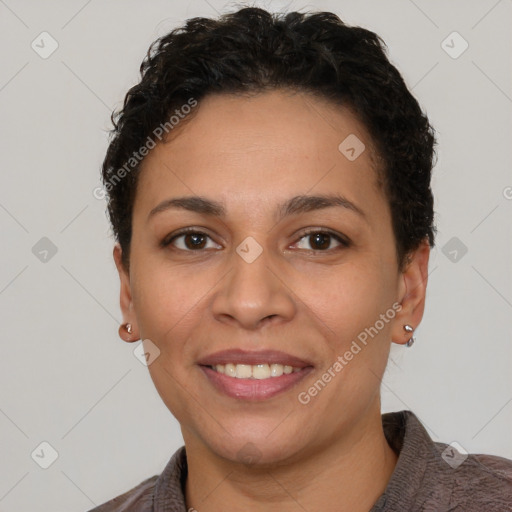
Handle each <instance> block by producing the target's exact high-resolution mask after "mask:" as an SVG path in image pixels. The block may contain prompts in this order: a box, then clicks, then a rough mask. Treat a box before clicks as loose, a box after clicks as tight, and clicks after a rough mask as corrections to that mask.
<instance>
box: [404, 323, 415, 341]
mask: <svg viewBox="0 0 512 512" xmlns="http://www.w3.org/2000/svg"><path fill="white" fill-rule="evenodd" d="M404 331H405V332H410V333H412V332H414V329H413V327H412V325H409V324H405V325H404ZM414 341H415V340H414V336H411V337H410V338H409V341H408V342H407V343H406V344H405V345H406V346H407V347H412V345H413V344H414Z"/></svg>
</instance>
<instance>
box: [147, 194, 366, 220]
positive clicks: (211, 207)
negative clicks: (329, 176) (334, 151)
mask: <svg viewBox="0 0 512 512" xmlns="http://www.w3.org/2000/svg"><path fill="white" fill-rule="evenodd" d="M333 207H341V208H345V209H347V210H349V211H352V212H354V213H356V214H358V215H359V216H361V217H362V218H364V219H365V220H367V219H366V215H365V213H364V211H363V210H361V208H359V207H358V206H357V205H355V204H354V203H353V202H352V201H349V200H348V199H347V198H346V197H344V196H342V195H339V194H321V195H300V196H295V197H292V198H291V199H289V200H287V201H285V202H284V203H282V204H280V205H278V206H277V209H276V219H277V220H281V219H283V218H284V217H288V216H291V215H298V214H300V213H305V212H311V211H314V210H323V209H325V208H333ZM171 209H182V210H187V211H191V212H195V213H199V214H203V215H208V216H212V217H220V218H222V219H224V218H225V217H226V208H225V207H224V205H223V204H222V203H220V202H218V201H213V200H211V199H207V198H205V197H201V196H184V197H175V198H172V199H166V200H165V201H162V202H161V203H160V204H158V205H157V206H155V208H153V209H152V210H151V211H150V212H149V215H148V221H149V220H150V219H151V218H152V217H153V216H155V215H157V214H158V213H161V212H165V211H167V210H171Z"/></svg>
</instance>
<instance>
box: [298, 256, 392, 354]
mask: <svg viewBox="0 0 512 512" xmlns="http://www.w3.org/2000/svg"><path fill="white" fill-rule="evenodd" d="M388 275H389V273H388ZM297 277H298V276H297ZM294 282H295V286H296V287H297V288H296V289H297V290H298V291H297V295H298V296H299V297H300V298H301V300H303V301H304V303H305V304H306V305H307V306H308V307H309V308H310V309H311V310H312V311H314V312H315V315H316V317H317V318H319V319H320V320H321V323H323V324H324V326H325V327H326V330H327V331H328V332H329V333H330V336H329V337H330V338H331V339H332V338H333V337H335V339H336V340H337V341H335V342H334V343H336V344H337V345H340V346H339V347H338V348H343V346H344V345H345V344H346V343H347V342H350V341H351V340H352V339H355V338H356V337H357V336H358V334H359V333H360V332H362V331H364V329H365V328H368V327H370V326H373V325H374V324H375V322H376V321H377V320H379V318H380V315H381V314H385V313H386V312H387V311H388V310H389V309H390V308H391V306H392V303H393V294H392V290H393V288H392V283H391V282H390V280H389V278H387V277H386V275H383V274H382V272H381V267H380V266H379V265H378V264H368V262H367V261H366V262H362V261H360V262H356V261H354V262H352V263H347V264H344V265H340V266H338V267H337V268H336V267H330V268H328V269H326V272H325V273H322V274H317V275H316V276H315V279H314V282H312V278H311V276H304V275H303V276H302V277H298V278H296V279H295V280H294ZM379 327H382V326H381V325H380V323H379ZM389 329H390V324H389V323H386V324H385V325H384V326H383V327H382V328H381V329H380V330H382V331H383V334H384V333H386V332H387V331H388V330H389Z"/></svg>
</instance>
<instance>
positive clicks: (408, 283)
mask: <svg viewBox="0 0 512 512" xmlns="http://www.w3.org/2000/svg"><path fill="white" fill-rule="evenodd" d="M429 256H430V246H429V244H428V241H427V240H424V241H423V242H422V243H421V244H420V246H419V247H418V248H417V249H416V250H415V251H413V252H412V253H411V254H409V258H408V260H407V264H406V267H405V269H404V270H403V271H402V272H401V275H400V277H399V279H400V283H399V302H400V304H401V305H402V309H401V310H400V311H399V312H398V313H397V315H396V317H395V323H394V326H393V330H392V337H391V339H392V341H393V342H394V343H397V344H399V345H403V344H405V343H407V342H408V341H409V339H410V338H411V336H412V335H413V333H410V332H406V331H405V330H404V325H407V324H408V325H411V326H412V328H413V329H414V330H416V328H417V327H418V325H419V323H420V322H421V319H422V318H423V312H424V310H425V295H426V290H427V280H428V259H429Z"/></svg>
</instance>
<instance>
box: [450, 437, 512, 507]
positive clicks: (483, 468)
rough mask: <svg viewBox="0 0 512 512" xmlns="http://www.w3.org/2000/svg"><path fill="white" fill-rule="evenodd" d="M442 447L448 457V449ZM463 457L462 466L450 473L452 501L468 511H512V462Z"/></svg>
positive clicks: (491, 456) (485, 456)
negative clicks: (462, 505) (463, 506)
mask: <svg viewBox="0 0 512 512" xmlns="http://www.w3.org/2000/svg"><path fill="white" fill-rule="evenodd" d="M442 446H447V447H446V448H444V450H443V451H444V452H445V457H446V456H447V454H449V453H450V448H449V445H442ZM446 450H448V452H446ZM462 457H466V458H465V459H464V460H463V461H462V463H461V464H460V466H458V467H456V468H450V471H449V474H450V477H451V478H450V480H451V489H452V500H453V501H455V502H456V503H461V504H464V505H465V507H466V508H465V510H486V511H488V512H493V511H496V512H497V511H500V512H502V511H505V510H511V511H512V460H509V459H505V458H503V457H498V456H495V455H486V454H469V455H467V456H466V455H463V456H462Z"/></svg>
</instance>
